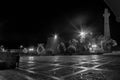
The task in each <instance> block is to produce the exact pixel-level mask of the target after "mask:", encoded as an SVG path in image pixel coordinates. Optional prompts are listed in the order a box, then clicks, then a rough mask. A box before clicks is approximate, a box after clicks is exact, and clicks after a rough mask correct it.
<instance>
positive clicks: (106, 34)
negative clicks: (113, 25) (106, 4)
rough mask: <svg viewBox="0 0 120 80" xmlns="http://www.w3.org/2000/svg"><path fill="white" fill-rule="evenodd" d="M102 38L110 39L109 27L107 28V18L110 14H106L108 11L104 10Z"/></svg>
mask: <svg viewBox="0 0 120 80" xmlns="http://www.w3.org/2000/svg"><path fill="white" fill-rule="evenodd" d="M103 16H104V36H105V38H108V39H109V38H110V37H111V36H110V26H109V17H110V13H109V12H108V9H107V8H105V11H104V14H103Z"/></svg>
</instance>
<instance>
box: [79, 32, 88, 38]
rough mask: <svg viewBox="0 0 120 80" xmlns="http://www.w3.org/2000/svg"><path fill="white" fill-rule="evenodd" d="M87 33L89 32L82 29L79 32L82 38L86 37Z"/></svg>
mask: <svg viewBox="0 0 120 80" xmlns="http://www.w3.org/2000/svg"><path fill="white" fill-rule="evenodd" d="M86 34H87V32H84V31H80V32H79V36H80V37H81V38H85V37H86Z"/></svg>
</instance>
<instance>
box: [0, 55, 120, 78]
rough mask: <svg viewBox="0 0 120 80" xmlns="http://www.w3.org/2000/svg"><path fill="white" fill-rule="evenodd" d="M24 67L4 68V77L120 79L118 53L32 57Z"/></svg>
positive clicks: (23, 62) (23, 59) (23, 61)
mask: <svg viewBox="0 0 120 80" xmlns="http://www.w3.org/2000/svg"><path fill="white" fill-rule="evenodd" d="M20 61H21V63H20V67H19V68H18V69H15V70H4V71H0V79H2V80H120V77H119V74H120V72H119V70H120V58H119V57H116V56H99V55H88V56H39V57H38V56H36V57H33V56H29V57H21V60H20Z"/></svg>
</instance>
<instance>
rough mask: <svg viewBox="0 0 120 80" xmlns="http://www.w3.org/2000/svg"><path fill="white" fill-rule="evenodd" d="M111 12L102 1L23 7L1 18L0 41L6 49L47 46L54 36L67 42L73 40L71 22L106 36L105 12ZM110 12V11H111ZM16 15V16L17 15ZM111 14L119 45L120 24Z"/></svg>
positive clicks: (114, 33) (113, 31) (47, 3)
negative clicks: (48, 39) (49, 39)
mask: <svg viewBox="0 0 120 80" xmlns="http://www.w3.org/2000/svg"><path fill="white" fill-rule="evenodd" d="M105 7H107V8H109V7H108V6H107V5H106V4H105V3H104V1H103V0H79V2H75V1H71V2H62V1H61V2H40V3H37V2H36V3H35V4H32V3H31V4H27V3H26V4H24V6H23V5H21V6H20V8H19V9H16V10H11V9H7V10H6V12H5V14H4V13H3V14H2V13H1V16H0V40H1V43H0V44H3V45H6V46H9V47H16V46H18V45H20V44H24V45H32V44H33V45H35V44H37V43H40V42H46V41H47V38H48V37H50V36H51V34H55V33H57V34H59V36H61V37H62V38H64V39H66V40H67V39H71V38H74V28H73V26H72V25H71V22H72V23H73V24H74V25H76V26H77V27H79V24H80V23H83V24H85V25H86V26H88V28H92V30H93V32H97V33H99V34H103V24H104V23H103V12H104V8H105ZM109 10H110V8H109ZM16 11H17V13H16ZM110 12H111V17H110V28H111V35H112V38H113V39H115V40H117V41H118V42H119V35H120V33H119V30H118V26H120V24H119V23H118V22H116V19H115V15H114V14H113V12H112V11H111V10H110Z"/></svg>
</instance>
